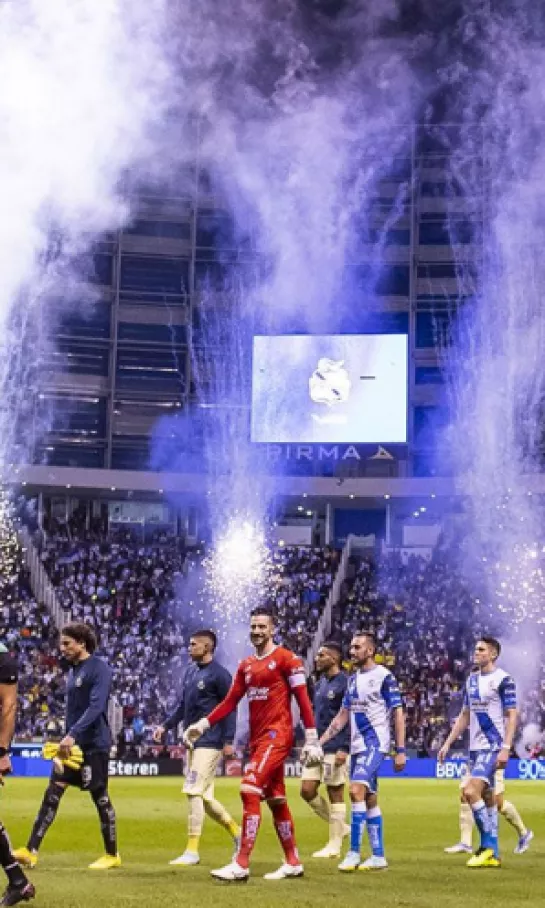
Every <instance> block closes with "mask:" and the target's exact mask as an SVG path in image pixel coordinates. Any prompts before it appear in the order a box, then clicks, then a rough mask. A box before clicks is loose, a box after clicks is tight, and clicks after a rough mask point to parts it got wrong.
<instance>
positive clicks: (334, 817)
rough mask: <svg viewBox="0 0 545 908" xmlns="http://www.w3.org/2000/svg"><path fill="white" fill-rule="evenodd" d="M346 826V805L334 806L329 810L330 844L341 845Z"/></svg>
mask: <svg viewBox="0 0 545 908" xmlns="http://www.w3.org/2000/svg"><path fill="white" fill-rule="evenodd" d="M345 825H346V804H345V803H344V801H343V803H342V804H332V805H331V807H330V808H329V842H330V844H331V845H339V846H340V845H341V844H342V840H343V837H344V827H345Z"/></svg>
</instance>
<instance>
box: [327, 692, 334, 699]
mask: <svg viewBox="0 0 545 908" xmlns="http://www.w3.org/2000/svg"><path fill="white" fill-rule="evenodd" d="M327 699H328V700H334V699H335V691H334V690H330V691H328V694H327Z"/></svg>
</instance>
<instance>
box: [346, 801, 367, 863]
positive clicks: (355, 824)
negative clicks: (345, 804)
mask: <svg viewBox="0 0 545 908" xmlns="http://www.w3.org/2000/svg"><path fill="white" fill-rule="evenodd" d="M366 819H367V805H366V803H365V801H356V802H355V803H353V804H352V818H351V822H350V851H355V852H357V853H358V854H359V853H360V851H361V840H362V837H363V830H364V829H365V820H366Z"/></svg>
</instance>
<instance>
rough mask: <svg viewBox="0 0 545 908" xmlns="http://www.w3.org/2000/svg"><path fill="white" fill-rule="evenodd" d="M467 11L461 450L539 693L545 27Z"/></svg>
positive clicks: (475, 542)
mask: <svg viewBox="0 0 545 908" xmlns="http://www.w3.org/2000/svg"><path fill="white" fill-rule="evenodd" d="M466 9H467V15H466V16H465V17H463V18H462V20H461V21H460V24H459V30H458V41H459V46H458V53H459V59H458V61H457V64H456V65H452V66H450V67H449V68H447V69H446V70H445V78H446V81H447V83H449V84H450V87H451V88H452V90H453V92H456V93H457V96H458V98H459V99H460V103H459V107H458V114H461V116H459V124H460V125H459V129H458V134H457V137H456V139H455V145H454V148H453V149H452V156H451V162H452V165H453V177H454V182H453V188H454V193H455V194H456V196H457V201H456V198H453V201H454V205H453V212H452V213H453V217H454V219H455V218H456V210H455V209H456V204H458V210H459V211H460V187H461V189H462V195H463V196H464V197H465V199H466V201H465V202H464V203H463V206H462V207H465V212H464V213H465V214H466V216H467V217H469V218H470V219H472V220H473V223H474V224H475V225H476V226H477V235H476V242H475V245H474V247H473V253H474V255H473V257H472V259H471V261H468V258H467V255H466V256H465V262H464V256H463V253H462V249H463V247H460V248H459V249H458V251H459V252H460V253H462V254H461V256H460V261H459V263H458V264H459V269H460V276H461V278H462V280H461V284H460V287H461V288H465V290H466V293H467V288H472V291H470V293H471V292H473V293H474V298H473V299H470V300H469V301H467V302H466V303H465V307H464V306H463V305H462V306H461V307H460V308H461V313H462V314H461V318H460V322H459V330H458V334H457V338H456V343H455V345H454V348H453V350H452V353H451V357H450V367H451V377H452V378H453V391H454V393H453V400H452V405H453V413H454V421H453V426H452V429H451V431H450V433H449V438H448V442H449V447H450V452H451V455H452V459H453V462H454V466H455V469H456V472H457V474H458V480H459V489H460V491H461V492H462V493H463V494H464V495H467V496H468V501H469V514H470V521H469V525H468V534H467V550H468V551H469V552H471V554H472V555H473V556H475V561H474V562H473V564H472V563H471V562H470V561H468V572H469V573H470V574H472V575H473V580H475V579H476V578H477V576H478V574H479V565H480V571H481V573H484V575H485V580H486V584H487V589H486V593H485V598H486V601H487V608H488V611H489V612H490V613H492V614H494V613H495V614H496V616H497V619H498V620H497V626H498V627H500V628H503V631H502V634H503V637H502V642H503V640H504V639H505V638H508V639H509V640H510V642H511V644H512V645H511V646H508V650H507V651H508V653H510V660H511V661H512V662H513V661H514V662H515V665H516V671H515V677H517V676H518V677H519V678H520V679H521V681H522V685H523V687H524V688H528V687H529V686H530V683H531V681H532V679H533V680H535V678H536V676H537V672H538V669H539V664H540V650H541V649H542V643H543V623H544V621H545V613H544V610H543V594H544V592H545V582H544V574H543V551H542V546H543V530H542V527H543V524H542V518H541V507H540V503H539V497H538V496H535V495H532V494H529V493H528V477H529V475H530V474H532V473H534V472H535V471H536V470H539V469H540V457H541V456H542V450H541V449H542V441H543V415H544V410H543V402H544V399H545V371H544V369H543V339H544V338H545V308H544V306H543V291H544V288H545V265H544V258H543V254H542V247H543V242H544V241H545V221H544V219H543V207H544V203H545V153H544V148H545V120H544V118H543V111H544V110H545V88H544V85H545V82H544V74H545V32H544V29H543V22H541V23H540V22H539V21H538V19H539V16H540V15H541V13H540V10H539V9H538V8H537V7H536V5H535V4H533V3H531V2H529V0H528V2H527V0H522V2H517V3H513V4H505V5H503V6H502V9H501V10H499V9H492V8H491V6H490V5H489V4H488V5H487V4H467V7H466ZM536 17H537V18H536ZM454 184H456V185H457V188H455V185H454ZM458 216H459V215H458ZM475 288H477V289H475ZM476 562H477V569H476V566H475V563H476ZM529 637H530V638H531V639H530V641H529V639H528V638H529ZM523 653H524V655H523Z"/></svg>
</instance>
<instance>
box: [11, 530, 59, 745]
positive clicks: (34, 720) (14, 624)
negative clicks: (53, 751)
mask: <svg viewBox="0 0 545 908" xmlns="http://www.w3.org/2000/svg"><path fill="white" fill-rule="evenodd" d="M0 641H1V642H2V644H3V645H4V646H5V647H6V648H7V649H9V650H12V651H14V652H15V653H16V654H17V656H18V662H19V692H20V697H19V714H18V726H17V735H18V737H19V738H20V739H22V740H25V739H30V738H32V737H35V736H38V737H41V736H43V735H44V734H45V733H46V731H47V730H48V729H49V730H50V731H56V730H57V720H58V717H59V716H60V714H61V713H62V708H63V702H64V680H63V677H62V672H61V670H60V668H59V666H58V660H57V655H56V649H57V646H56V643H57V632H56V629H55V628H54V626H53V623H52V620H51V615H50V614H49V612H48V610H47V609H46V608H45V606H44V605H42V604H40V603H38V602H37V601H36V599H35V598H34V596H33V594H32V590H31V587H30V577H29V574H28V571H27V569H26V567H25V564H24V553H23V551H22V549H21V546H20V544H19V541H18V539H17V536H16V535H15V533H14V531H13V528H12V527H11V525H10V524H9V522H8V523H6V524H5V525H4V524H2V525H1V526H0Z"/></svg>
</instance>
